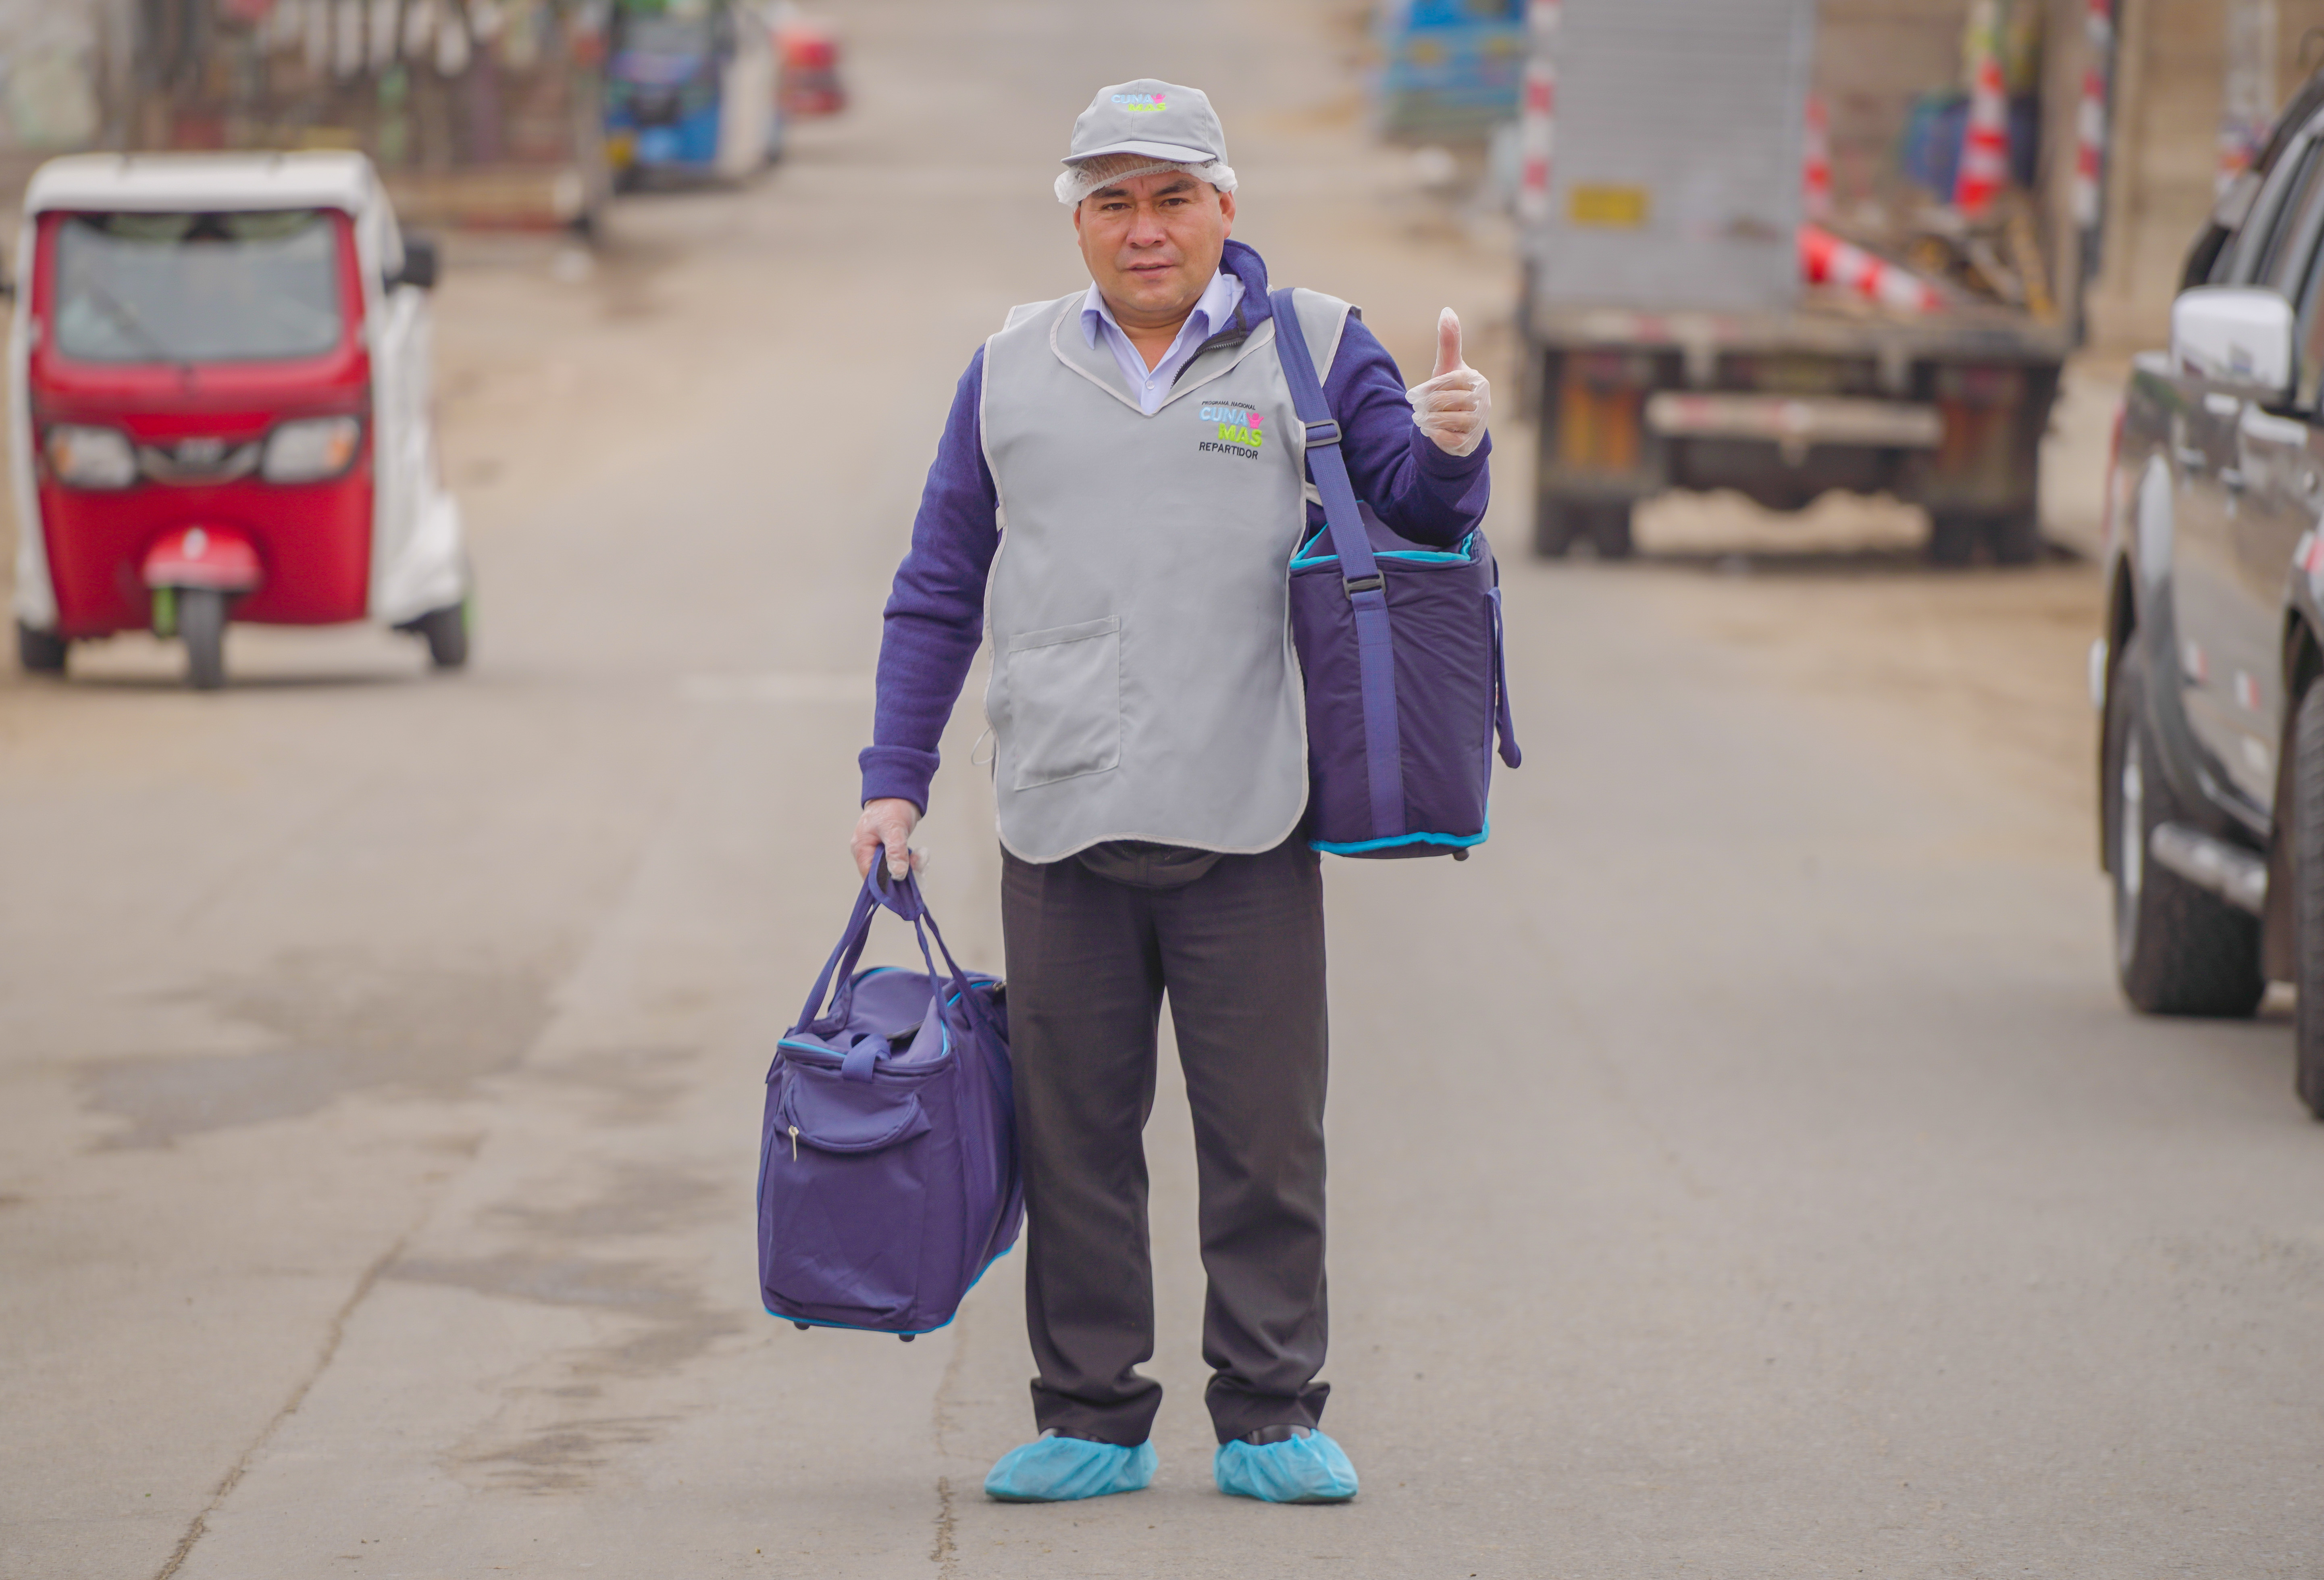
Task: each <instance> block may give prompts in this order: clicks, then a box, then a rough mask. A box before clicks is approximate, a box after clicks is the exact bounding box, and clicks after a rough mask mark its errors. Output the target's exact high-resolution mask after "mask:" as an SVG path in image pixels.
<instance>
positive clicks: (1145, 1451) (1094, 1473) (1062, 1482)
mask: <svg viewBox="0 0 2324 1580" xmlns="http://www.w3.org/2000/svg"><path fill="white" fill-rule="evenodd" d="M1156 1464H1157V1459H1156V1457H1155V1454H1154V1445H1153V1444H1151V1443H1140V1444H1139V1446H1137V1447H1135V1448H1124V1447H1121V1446H1120V1445H1118V1444H1113V1443H1092V1442H1090V1441H1089V1440H1088V1439H1086V1438H1083V1437H1058V1436H1056V1434H1055V1433H1044V1434H1043V1435H1042V1436H1040V1437H1036V1438H1035V1439H1033V1441H1032V1442H1030V1443H1028V1444H1025V1445H1024V1446H1021V1447H1017V1448H1011V1449H1010V1451H1009V1452H1008V1453H1006V1454H1004V1455H1001V1457H1000V1458H999V1459H997V1460H995V1461H993V1464H992V1469H991V1471H990V1472H988V1473H987V1474H986V1475H985V1478H984V1495H985V1496H986V1497H988V1498H998V1499H1000V1500H1001V1501H1002V1502H1004V1503H1065V1502H1070V1501H1073V1500H1074V1499H1075V1498H1102V1497H1104V1496H1105V1495H1106V1494H1107V1493H1108V1492H1144V1491H1145V1490H1146V1488H1147V1487H1148V1485H1149V1484H1150V1483H1152V1482H1153V1480H1154V1467H1155V1465H1156ZM1348 1484H1349V1485H1350V1486H1351V1487H1352V1486H1354V1485H1355V1476H1354V1474H1353V1473H1351V1474H1349V1477H1348Z"/></svg>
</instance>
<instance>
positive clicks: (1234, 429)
mask: <svg viewBox="0 0 2324 1580" xmlns="http://www.w3.org/2000/svg"><path fill="white" fill-rule="evenodd" d="M1198 415H1199V416H1200V418H1201V420H1202V422H1203V426H1204V427H1205V428H1210V427H1215V428H1216V429H1217V430H1218V437H1217V438H1216V439H1204V440H1203V441H1202V442H1201V443H1200V444H1198V445H1196V446H1195V447H1194V448H1196V449H1198V450H1219V451H1222V452H1224V453H1225V454H1227V455H1231V456H1241V457H1245V458H1247V459H1250V460H1256V459H1258V458H1259V447H1260V446H1262V445H1264V444H1265V443H1266V442H1267V435H1266V434H1265V432H1263V431H1262V427H1263V422H1262V420H1261V418H1260V416H1259V412H1258V411H1256V410H1254V409H1253V408H1251V407H1250V406H1246V405H1244V404H1243V403H1242V402H1240V401H1226V402H1220V403H1219V404H1217V405H1214V406H1205V407H1203V409H1202V411H1200V412H1199V413H1198Z"/></svg>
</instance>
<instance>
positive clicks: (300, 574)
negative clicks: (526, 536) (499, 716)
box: [9, 152, 471, 690]
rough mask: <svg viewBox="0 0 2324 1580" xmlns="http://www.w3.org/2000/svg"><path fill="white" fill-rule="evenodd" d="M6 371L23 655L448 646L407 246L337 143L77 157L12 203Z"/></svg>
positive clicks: (374, 190) (429, 252)
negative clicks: (246, 646) (164, 640)
mask: <svg viewBox="0 0 2324 1580" xmlns="http://www.w3.org/2000/svg"><path fill="white" fill-rule="evenodd" d="M24 219H25V224H24V230H23V237H22V242H21V246H20V249H19V266H18V271H17V278H18V281H19V282H20V289H19V291H18V293H17V300H16V316H15V339H14V346H13V348H12V355H11V362H10V368H9V376H10V383H11V387H12V393H13V396H14V415H15V420H14V425H13V428H12V430H11V441H12V443H13V446H14V476H15V504H16V515H17V522H18V528H19V531H18V533H17V560H16V589H15V613H16V635H17V651H18V655H19V658H20V660H21V661H22V663H23V668H24V669H26V670H32V671H35V672H48V673H59V674H60V673H62V672H63V671H64V670H65V667H66V663H67V660H68V656H69V652H70V650H71V647H72V645H73V644H74V643H76V642H89V641H94V640H97V639H98V638H101V637H107V636H111V635H114V634H115V633H120V632H124V631H146V630H150V631H152V632H153V633H155V634H157V635H160V636H162V637H172V636H174V637H176V638H177V639H179V640H180V641H181V642H183V643H184V644H185V649H186V660H187V665H186V667H187V676H188V679H189V680H190V681H191V683H192V684H193V685H194V686H195V687H196V688H199V689H205V690H207V689H211V688H216V687H217V686H219V685H222V684H223V683H224V681H225V673H226V671H225V654H224V638H225V633H226V624H227V623H228V622H229V621H237V622H253V623H260V624H278V625H333V624H353V623H355V622H369V623H373V624H382V625H386V626H390V627H392V628H393V629H396V630H398V631H403V632H409V633H412V634H414V635H416V636H418V637H420V638H421V639H422V640H423V641H425V642H426V643H427V647H428V651H429V657H430V659H431V661H433V662H434V664H435V665H436V666H437V667H438V668H440V669H457V668H458V667H460V666H461V665H462V664H464V663H466V660H467V652H468V605H469V599H470V593H471V581H470V576H469V570H468V560H467V553H466V548H465V546H464V542H463V538H462V532H461V525H460V512H459V507H458V504H457V503H456V502H455V501H454V500H453V498H452V496H451V495H450V494H448V493H447V491H446V490H445V489H444V487H443V485H442V483H441V481H440V478H439V475H438V465H437V457H436V447H435V435H434V431H433V427H432V423H431V420H430V413H429V311H428V292H429V288H430V287H431V286H432V285H433V284H434V283H435V277H436V257H435V252H434V249H433V248H432V246H430V245H429V244H427V243H426V242H424V241H421V240H420V239H419V238H417V237H406V236H401V234H400V233H399V231H398V229H397V226H396V223H395V216H394V214H393V212H392V209H391V208H390V207H389V205H388V201H387V198H386V195H385V193H384V192H383V191H382V190H381V188H380V184H379V180H378V178H377V176H376V174H375V173H374V171H373V169H372V166H371V162H370V161H368V160H366V159H364V157H363V156H362V155H361V154H356V153H337V152H318V153H281V154H274V153H235V154H152V155H148V154H131V155H122V154H78V155H74V156H71V157H69V158H64V159H58V160H53V161H51V162H49V163H48V164H45V165H43V166H42V168H41V169H40V171H38V172H37V173H36V174H35V175H34V176H33V178H32V185H31V187H30V188H29V189H28V190H27V191H26V194H25V199H24Z"/></svg>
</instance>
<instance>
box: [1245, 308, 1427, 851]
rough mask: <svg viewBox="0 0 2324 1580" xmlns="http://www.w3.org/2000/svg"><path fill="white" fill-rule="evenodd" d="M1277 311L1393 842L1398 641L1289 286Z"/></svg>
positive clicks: (1400, 785)
mask: <svg viewBox="0 0 2324 1580" xmlns="http://www.w3.org/2000/svg"><path fill="white" fill-rule="evenodd" d="M1268 301H1269V302H1271V303H1272V304H1273V305H1274V309H1275V355H1276V357H1277V360H1278V361H1279V362H1281V363H1282V365H1283V376H1284V378H1285V380H1286V382H1287V383H1289V384H1290V385H1291V404H1292V408H1293V410H1294V411H1296V412H1297V413H1298V414H1299V421H1300V425H1301V427H1303V428H1304V429H1305V430H1306V435H1307V475H1308V476H1309V477H1310V478H1312V479H1313V480H1314V484H1315V491H1316V492H1317V493H1318V494H1322V495H1323V520H1324V522H1326V523H1327V524H1328V525H1329V526H1330V528H1331V531H1332V551H1333V553H1334V554H1336V555H1338V556H1339V558H1340V585H1341V587H1342V588H1343V589H1344V590H1345V591H1346V593H1347V595H1348V602H1349V603H1350V604H1351V605H1353V608H1354V614H1355V624H1356V657H1357V663H1358V673H1359V676H1360V680H1361V683H1362V686H1363V698H1364V770H1365V778H1366V781H1367V783H1368V784H1369V789H1370V790H1371V807H1372V837H1373V838H1374V839H1394V838H1396V837H1397V836H1400V835H1402V834H1403V833H1405V832H1406V830H1405V827H1404V768H1403V762H1404V750H1403V744H1402V743H1401V741H1400V740H1399V739H1398V737H1397V723H1396V641H1395V637H1394V633H1392V631H1391V630H1390V628H1389V625H1388V582H1387V579H1386V578H1385V577H1382V576H1381V575H1380V568H1379V561H1378V560H1376V559H1373V558H1372V545H1371V539H1370V537H1369V535H1368V534H1367V533H1366V532H1365V531H1364V522H1363V517H1362V515H1361V514H1360V513H1359V512H1358V510H1357V508H1356V490H1355V485H1353V484H1351V483H1350V482H1349V481H1348V462H1347V457H1344V456H1342V454H1341V453H1340V425H1339V423H1338V422H1336V421H1334V420H1333V417H1332V408H1331V405H1330V403H1329V402H1326V401H1325V400H1324V398H1323V382H1322V381H1321V380H1319V379H1318V378H1316V376H1315V359H1314V357H1313V356H1309V355H1308V352H1307V337H1306V336H1305V334H1304V333H1302V332H1301V330H1300V328H1299V314H1298V312H1297V310H1296V309H1294V308H1293V306H1292V303H1291V288H1290V287H1289V286H1287V285H1286V286H1285V287H1284V288H1283V289H1282V290H1280V291H1270V292H1269V293H1268Z"/></svg>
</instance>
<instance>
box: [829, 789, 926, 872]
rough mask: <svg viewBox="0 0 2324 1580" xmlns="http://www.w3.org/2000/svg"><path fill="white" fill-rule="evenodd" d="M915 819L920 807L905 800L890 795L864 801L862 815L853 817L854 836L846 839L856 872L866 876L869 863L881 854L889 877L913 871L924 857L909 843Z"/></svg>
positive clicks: (922, 861) (917, 816) (917, 821)
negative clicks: (884, 797) (854, 818)
mask: <svg viewBox="0 0 2324 1580" xmlns="http://www.w3.org/2000/svg"><path fill="white" fill-rule="evenodd" d="M919 821H920V809H919V808H918V807H916V806H914V805H912V803H911V802H909V801H906V800H898V799H893V798H890V799H881V800H877V801H866V802H864V803H863V815H862V817H861V818H857V819H856V820H855V836H854V837H853V839H851V840H849V841H848V846H849V849H850V851H851V852H852V854H853V855H854V857H855V873H856V875H857V876H858V877H864V876H868V875H869V874H870V873H871V864H872V863H873V862H874V861H875V860H877V859H879V858H880V857H881V855H885V856H886V857H887V858H888V875H889V876H890V877H891V878H900V877H902V876H903V875H904V874H905V873H907V872H917V871H918V869H919V867H920V866H921V864H923V863H924V862H925V861H926V859H927V858H926V857H924V856H922V855H920V853H919V852H918V851H917V850H913V849H912V848H911V847H910V846H911V838H912V830H913V829H914V828H916V827H918V826H919ZM907 864H908V865H907Z"/></svg>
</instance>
